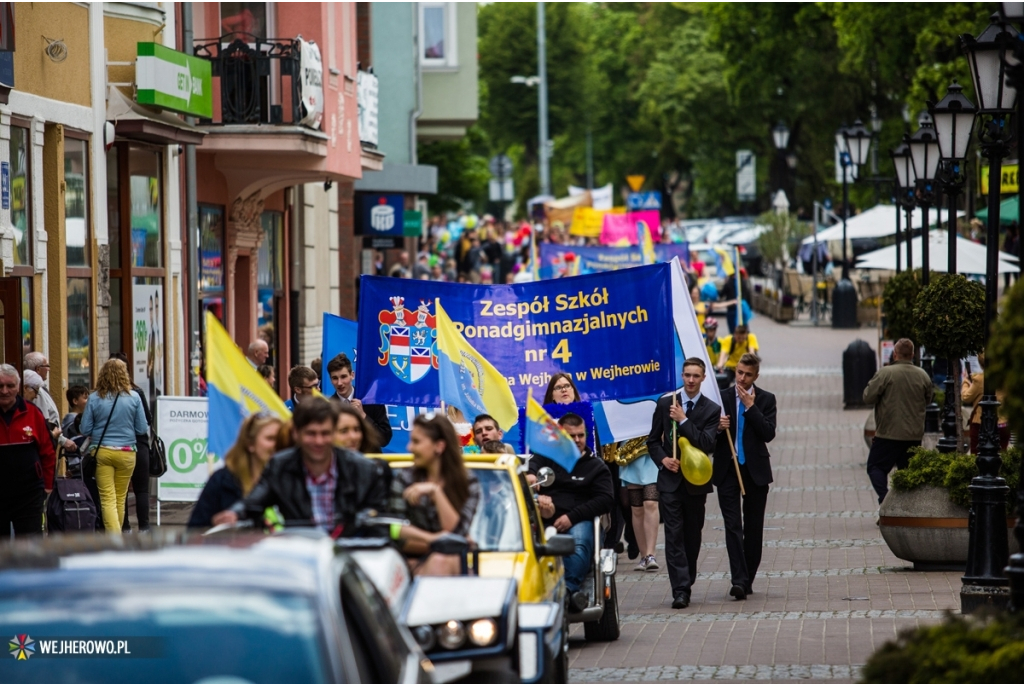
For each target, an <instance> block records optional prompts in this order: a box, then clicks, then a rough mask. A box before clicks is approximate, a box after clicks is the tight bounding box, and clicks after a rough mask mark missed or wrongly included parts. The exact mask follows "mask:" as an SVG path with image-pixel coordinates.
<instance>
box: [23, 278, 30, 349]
mask: <svg viewBox="0 0 1024 685" xmlns="http://www.w3.org/2000/svg"><path fill="white" fill-rule="evenodd" d="M21 343H22V345H21V346H22V348H23V349H22V352H23V355H22V356H24V355H25V354H28V353H29V352H31V351H32V277H31V276H22V277H21Z"/></svg>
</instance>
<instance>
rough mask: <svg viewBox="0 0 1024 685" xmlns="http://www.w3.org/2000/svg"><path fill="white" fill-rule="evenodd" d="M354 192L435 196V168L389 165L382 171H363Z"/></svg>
mask: <svg viewBox="0 0 1024 685" xmlns="http://www.w3.org/2000/svg"><path fill="white" fill-rule="evenodd" d="M355 190H357V191H360V192H363V191H365V192H369V193H408V194H409V195H436V194H437V167H436V166H430V165H428V164H391V163H390V162H384V169H383V170H382V171H364V172H363V177H362V178H361V179H359V180H358V181H356V182H355Z"/></svg>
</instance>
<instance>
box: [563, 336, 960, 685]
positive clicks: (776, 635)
mask: <svg viewBox="0 0 1024 685" xmlns="http://www.w3.org/2000/svg"><path fill="white" fill-rule="evenodd" d="M754 330H755V332H756V333H757V336H758V338H759V341H760V343H761V345H762V351H763V357H764V358H765V360H766V361H765V368H764V369H763V372H762V377H761V379H760V380H759V385H762V386H763V387H764V388H766V389H768V390H771V391H772V392H774V393H775V394H776V395H777V396H778V402H779V417H778V420H779V431H778V435H777V437H776V439H775V441H774V442H773V443H772V444H771V446H770V449H771V451H772V464H773V471H774V474H775V482H774V483H773V485H772V490H771V494H770V495H769V498H768V512H769V513H768V517H767V520H766V522H765V526H766V528H767V530H766V531H765V550H764V558H763V561H762V563H761V569H760V571H759V573H758V576H757V579H756V580H755V582H754V594H753V595H752V596H750V597H749V598H748V599H746V600H745V601H743V602H737V601H734V600H732V598H730V597H729V596H728V591H729V588H730V586H731V583H730V582H729V560H728V555H727V554H726V550H725V542H724V534H723V531H722V519H721V513H720V510H719V508H718V500H717V497H716V496H715V495H712V496H710V497H709V498H708V518H707V522H706V524H705V528H704V545H703V547H704V549H703V551H702V553H701V557H700V566H699V574H698V579H697V582H696V584H695V585H694V588H693V597H692V603H691V605H690V607H689V608H688V609H685V610H681V611H679V610H673V609H672V608H671V606H670V605H671V601H672V597H671V593H670V591H669V585H668V576H667V574H665V573H664V572H659V573H639V572H634V571H632V564H629V563H627V562H626V558H625V556H622V557H620V562H621V563H620V567H619V568H620V570H619V576H618V590H619V605H620V612H621V615H622V623H623V625H622V636H621V638H620V639H619V640H618V641H617V642H613V643H608V644H600V643H593V644H588V643H586V642H585V641H583V640H582V631H580V630H579V629H578V628H576V629H574V631H573V641H572V647H571V652H570V664H571V668H572V670H571V679H572V680H573V682H611V681H614V682H639V681H661V682H673V681H684V680H685V681H688V680H711V679H714V680H727V681H735V680H773V681H813V682H817V681H822V680H831V681H845V682H852V681H856V680H857V678H858V672H859V670H858V669H859V667H860V666H861V665H862V664H863V663H864V662H865V660H866V659H867V658H868V656H869V655H870V654H871V652H872V651H873V650H874V649H875V648H877V647H878V646H880V645H881V644H882V643H884V642H885V641H886V640H888V639H891V638H893V637H895V635H896V633H897V632H898V631H900V630H902V629H904V628H909V627H913V626H917V625H921V624H923V623H928V622H935V621H937V620H939V619H940V618H941V617H942V615H943V612H944V611H946V610H950V609H958V608H959V596H958V593H959V589H960V575H961V574H959V573H948V572H934V573H921V572H915V571H912V570H910V569H909V565H908V564H906V562H903V561H901V560H899V559H897V558H896V557H895V556H893V555H892V553H891V552H889V549H888V547H886V546H885V543H884V542H883V541H882V539H881V536H880V534H879V532H878V528H877V526H876V525H875V518H876V515H877V504H876V498H875V494H874V491H873V490H872V489H871V487H870V485H869V483H868V479H867V475H866V474H865V472H864V464H865V462H866V460H867V447H866V446H865V444H864V439H863V427H864V421H865V419H866V417H867V414H868V412H867V411H866V410H853V411H844V410H843V408H842V375H841V374H840V365H841V359H842V350H843V349H844V348H845V347H846V345H847V344H849V342H850V341H852V340H854V339H856V338H858V337H859V338H862V339H864V340H867V341H868V342H869V343H872V344H873V342H874V331H873V330H871V329H863V330H860V331H833V330H831V329H821V330H815V329H809V328H796V327H788V326H781V325H778V324H774V323H773V322H771V321H766V320H765V319H763V318H759V319H757V320H755V321H754ZM658 554H659V560H663V549H662V548H660V547H659V551H658Z"/></svg>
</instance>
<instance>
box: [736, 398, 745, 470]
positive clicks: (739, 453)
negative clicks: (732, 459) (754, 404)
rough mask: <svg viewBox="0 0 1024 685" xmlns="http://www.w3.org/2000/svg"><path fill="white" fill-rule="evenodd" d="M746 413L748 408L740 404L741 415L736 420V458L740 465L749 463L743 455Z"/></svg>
mask: <svg viewBox="0 0 1024 685" xmlns="http://www.w3.org/2000/svg"><path fill="white" fill-rule="evenodd" d="M746 413H747V408H746V407H745V406H744V405H743V403H742V402H740V406H739V415H738V417H737V419H736V457H737V458H738V459H739V462H740V464H746V463H747V457H746V455H745V454H743V417H744V415H745V414H746Z"/></svg>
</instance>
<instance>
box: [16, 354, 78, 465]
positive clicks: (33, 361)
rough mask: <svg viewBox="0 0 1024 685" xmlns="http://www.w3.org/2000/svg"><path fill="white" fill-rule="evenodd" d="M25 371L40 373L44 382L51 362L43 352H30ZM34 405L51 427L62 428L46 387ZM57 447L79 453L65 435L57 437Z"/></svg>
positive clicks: (48, 373)
mask: <svg viewBox="0 0 1024 685" xmlns="http://www.w3.org/2000/svg"><path fill="white" fill-rule="evenodd" d="M25 369H26V370H27V371H35V372H36V373H38V374H39V376H40V378H42V379H43V381H44V382H46V380H47V379H48V378H49V377H50V362H49V360H47V358H46V355H44V354H43V353H42V352H29V353H28V354H26V355H25ZM32 404H34V405H36V407H38V408H39V411H41V412H43V418H44V419H45V420H46V423H47V424H48V425H49V426H51V427H54V426H56V427H60V418H61V417H60V412H58V411H57V403H56V402H54V401H53V397H51V396H50V391H49V390H47V389H46V386H45V385H44V386H42V387H40V388H39V394H38V395H36V397H35V399H33V400H32ZM57 445H58V446H60V447H63V448H64V451H65V452H77V451H78V445H76V444H75V441H74V440H70V439H68V438H65V437H64V436H63V435H58V436H57Z"/></svg>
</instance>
